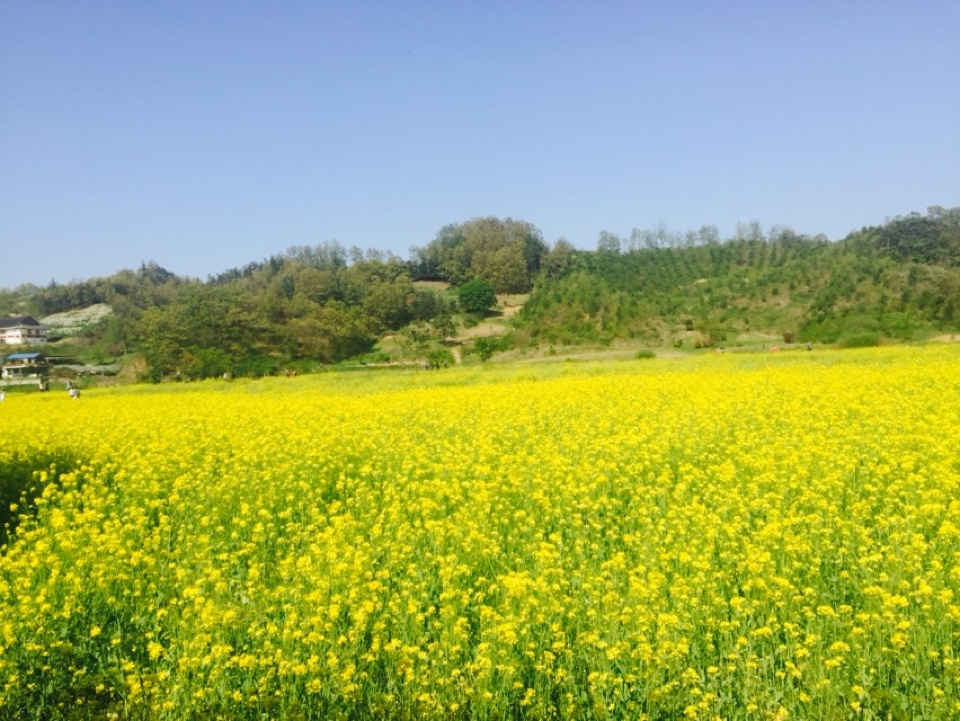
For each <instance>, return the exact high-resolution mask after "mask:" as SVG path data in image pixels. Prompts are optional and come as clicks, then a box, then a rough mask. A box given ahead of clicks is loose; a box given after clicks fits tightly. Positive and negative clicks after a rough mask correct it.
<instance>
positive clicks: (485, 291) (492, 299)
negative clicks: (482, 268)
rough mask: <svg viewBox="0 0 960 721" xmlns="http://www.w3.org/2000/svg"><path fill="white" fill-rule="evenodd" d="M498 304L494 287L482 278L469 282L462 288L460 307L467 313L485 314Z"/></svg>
mask: <svg viewBox="0 0 960 721" xmlns="http://www.w3.org/2000/svg"><path fill="white" fill-rule="evenodd" d="M496 304H497V294H496V293H494V292H493V286H492V285H490V284H489V283H488V282H487V281H485V280H483V279H482V278H476V279H474V280H468V281H467V282H466V283H464V284H463V285H461V286H460V307H461V308H463V309H464V310H465V311H466V312H467V313H483V312H484V311H485V310H487V309H488V308H491V307H493V306H494V305H496Z"/></svg>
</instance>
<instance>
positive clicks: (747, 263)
mask: <svg viewBox="0 0 960 721" xmlns="http://www.w3.org/2000/svg"><path fill="white" fill-rule="evenodd" d="M741 235H742V236H744V237H739V238H736V239H732V240H728V241H726V242H718V241H716V240H715V239H712V240H711V239H708V240H706V241H705V242H698V241H699V240H700V238H702V237H703V236H702V235H698V236H692V234H687V235H685V236H677V237H672V238H671V237H669V236H668V237H667V238H666V241H667V243H666V244H662V245H668V246H672V247H658V246H657V243H656V242H650V240H651V236H648V237H647V243H646V247H642V246H640V244H638V243H636V242H634V243H633V244H632V245H633V247H632V248H627V249H626V250H625V249H624V246H625V245H628V244H627V243H625V242H623V241H620V240H619V239H617V238H615V237H611V236H609V235H607V236H606V237H601V249H599V250H597V251H596V252H578V253H575V254H573V256H572V257H571V259H570V261H569V264H568V267H567V268H566V270H565V271H564V272H563V273H562V274H561V275H560V276H559V277H558V278H550V277H546V276H544V277H541V278H540V279H539V280H538V283H537V286H536V288H535V291H534V293H533V295H532V296H531V298H530V300H529V301H528V302H527V304H526V306H525V307H524V309H523V313H522V314H521V316H520V319H519V321H518V323H519V326H520V328H521V329H522V330H523V331H524V334H525V335H527V336H529V337H530V338H531V339H532V341H534V342H537V341H546V342H550V343H579V342H585V341H604V340H612V339H614V338H640V339H643V340H645V341H647V342H649V343H652V344H666V343H677V342H678V341H679V340H681V339H683V338H689V339H691V342H700V343H703V344H715V343H718V342H722V341H723V340H724V339H726V338H728V337H734V336H736V335H739V334H743V333H748V332H761V333H770V334H774V335H786V337H787V338H788V339H790V338H792V339H795V340H797V341H821V342H836V341H838V340H840V341H844V340H847V339H853V338H857V337H859V338H861V339H862V338H863V337H869V336H870V335H871V334H872V335H873V336H874V337H877V338H879V337H889V338H901V339H908V338H913V337H915V336H916V335H917V334H918V333H923V332H930V331H936V330H941V329H942V330H954V329H957V328H958V327H960V208H955V209H952V210H944V209H940V208H932V209H931V210H930V212H928V214H927V215H918V214H912V215H909V216H905V217H899V218H895V219H893V220H891V221H890V222H888V223H887V224H885V225H883V226H880V227H873V228H864V229H862V230H861V231H858V232H855V233H852V234H851V235H849V236H848V237H847V238H845V239H843V240H841V241H838V242H834V243H830V242H827V241H826V239H825V238H822V237H817V238H810V237H806V236H800V235H797V234H795V233H792V232H790V231H785V230H781V231H778V232H777V233H776V234H774V235H773V236H772V237H769V238H766V237H763V236H762V234H760V233H759V232H756V231H755V237H749V233H742V234H741ZM707 237H708V238H709V236H707ZM652 239H653V240H654V241H655V237H653V238H652ZM636 240H637V238H636V237H634V241H636ZM639 240H640V241H641V243H642V242H643V240H644V238H643V237H642V236H641V237H640V238H639ZM638 246H640V247H638Z"/></svg>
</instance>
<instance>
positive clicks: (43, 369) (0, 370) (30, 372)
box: [0, 353, 50, 382]
mask: <svg viewBox="0 0 960 721" xmlns="http://www.w3.org/2000/svg"><path fill="white" fill-rule="evenodd" d="M49 373H50V365H49V364H48V363H47V359H46V358H45V357H44V356H43V354H42V353H11V354H10V355H8V356H7V357H6V358H4V360H3V365H2V366H0V378H2V379H3V380H4V381H25V380H30V381H31V382H37V381H38V380H42V379H43V378H46V377H47V375H48V374H49Z"/></svg>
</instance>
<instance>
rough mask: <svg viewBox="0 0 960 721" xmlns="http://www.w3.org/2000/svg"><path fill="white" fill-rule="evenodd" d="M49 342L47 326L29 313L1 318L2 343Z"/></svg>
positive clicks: (0, 338)
mask: <svg viewBox="0 0 960 721" xmlns="http://www.w3.org/2000/svg"><path fill="white" fill-rule="evenodd" d="M46 342H47V327H46V326H44V325H40V323H38V322H37V321H36V320H35V319H34V318H31V317H30V316H29V315H14V316H11V317H9V318H0V345H34V344H37V343H46Z"/></svg>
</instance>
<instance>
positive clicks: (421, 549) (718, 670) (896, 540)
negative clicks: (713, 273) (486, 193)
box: [0, 346, 960, 721]
mask: <svg viewBox="0 0 960 721" xmlns="http://www.w3.org/2000/svg"><path fill="white" fill-rule="evenodd" d="M0 431H2V433H3V438H4V439H5V440H6V442H5V443H4V446H3V448H0V487H2V482H7V483H8V485H9V483H10V481H11V479H14V480H16V479H20V482H22V484H23V487H24V489H25V490H27V495H26V496H24V498H23V499H14V501H13V502H14V503H15V504H16V506H17V508H16V513H15V515H14V516H12V520H11V528H10V531H9V537H7V539H6V546H5V547H4V548H3V549H2V551H0V717H2V718H10V719H71V720H72V719H103V718H120V719H123V718H130V719H197V720H201V719H202V720H206V719H381V718H383V719H421V718H428V719H526V718H531V719H650V720H653V719H704V720H711V721H712V720H714V719H814V718H815V719H914V718H923V719H951V718H957V717H960V661H958V652H960V348H956V347H953V346H942V347H940V346H938V347H933V346H930V347H898V348H876V349H863V350H856V351H844V352H836V351H823V352H820V351H818V352H815V353H807V352H803V351H797V352H792V353H784V354H781V355H779V356H770V355H753V354H742V355H739V354H735V353H728V354H724V355H709V356H706V355H705V356H698V357H692V358H686V359H680V360H675V359H656V360H645V361H633V362H604V363H593V364H590V363H552V364H539V365H537V364H531V365H524V366H521V365H519V364H518V365H514V366H503V367H496V366H482V367H473V368H454V369H448V370H444V371H438V372H371V373H351V374H332V373H331V374H321V375H316V376H301V377H298V378H271V379H263V380H257V381H232V382H227V381H208V382H203V383H197V384H177V385H163V386H157V387H124V388H114V389H100V390H94V391H91V392H85V393H84V396H83V398H82V399H79V400H71V399H69V398H67V396H66V394H60V393H47V394H39V393H37V394H30V395H27V394H23V395H19V394H11V396H9V397H8V399H7V401H6V402H5V403H4V404H2V405H0ZM30 487H33V488H35V489H36V491H35V492H30V490H29V489H30ZM17 514H18V515H17Z"/></svg>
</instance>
